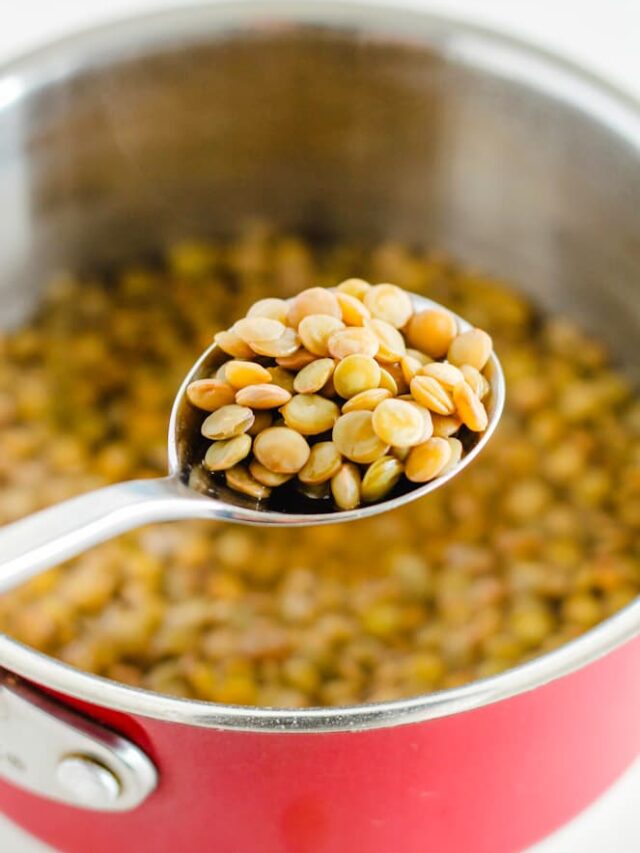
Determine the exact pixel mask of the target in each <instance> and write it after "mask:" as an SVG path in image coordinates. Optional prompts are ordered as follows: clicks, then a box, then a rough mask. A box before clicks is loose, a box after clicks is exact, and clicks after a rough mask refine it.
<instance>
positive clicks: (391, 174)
mask: <svg viewBox="0 0 640 853" xmlns="http://www.w3.org/2000/svg"><path fill="white" fill-rule="evenodd" d="M343 12H344V10H343ZM327 14H328V13H327ZM354 14H355V15H356V17H355V19H354V21H349V20H348V19H346V20H345V21H344V22H342V23H341V24H340V23H338V24H335V25H333V26H331V25H329V24H328V23H324V24H322V23H313V22H308V23H299V24H298V25H296V24H294V23H293V22H292V21H291V20H287V18H286V16H282V15H280V16H277V15H275V14H274V15H273V16H272V17H271V18H269V16H268V14H265V15H264V18H263V16H261V15H254V16H253V17H252V16H251V15H250V14H245V15H244V16H243V15H242V14H241V13H238V20H237V21H235V22H229V21H226V19H225V16H224V15H223V14H220V15H216V14H215V12H212V13H210V14H209V15H207V14H205V13H202V12H201V13H200V17H196V16H192V17H191V18H190V17H189V16H188V15H185V16H182V17H181V18H180V17H178V18H177V20H176V24H175V27H174V28H173V30H174V31H175V34H174V36H173V37H172V38H168V37H167V36H166V30H167V29H169V28H170V27H171V24H172V21H171V19H168V20H167V21H166V22H165V26H164V27H162V25H161V24H162V21H161V19H160V23H157V24H156V26H155V27H154V26H152V24H151V23H149V22H148V23H147V24H146V25H145V22H144V21H143V22H141V23H138V24H131V25H129V26H128V27H123V28H122V31H121V32H116V33H114V34H113V35H112V37H111V38H106V37H99V36H97V35H96V36H94V37H93V39H92V38H91V37H88V38H86V39H85V40H84V41H83V40H82V39H79V40H77V41H75V42H70V43H68V44H67V45H65V46H61V47H60V48H58V49H57V50H56V49H54V50H52V51H51V52H50V54H48V55H46V56H45V57H43V58H42V59H40V60H39V59H38V58H37V57H35V58H33V59H32V60H31V61H30V62H29V63H28V65H27V69H26V71H25V72H24V73H23V74H22V75H21V74H20V71H17V72H16V73H15V74H14V75H12V74H11V73H10V74H9V75H8V76H7V77H6V78H5V81H4V87H5V91H6V92H7V93H8V97H7V98H6V100H7V101H10V103H8V104H7V105H5V107H4V109H3V110H2V111H1V113H0V140H2V143H1V147H0V194H1V196H2V198H3V199H4V203H5V210H8V211H10V212H11V215H9V216H7V217H5V220H4V224H3V231H4V239H3V241H2V246H1V247H0V273H1V285H2V297H3V312H2V313H3V316H4V317H5V318H7V319H9V318H11V316H13V314H14V313H17V312H18V311H19V309H20V305H23V304H24V302H25V300H26V299H27V292H28V291H29V290H30V289H31V288H32V287H34V286H36V285H38V284H39V283H41V282H42V281H44V280H46V278H47V276H48V275H49V274H50V273H51V272H52V271H54V270H56V269H59V268H71V269H74V270H75V269H96V268H100V267H102V266H104V265H108V264H112V263H113V262H114V261H118V260H122V259H130V258H132V257H135V258H138V257H140V256H141V255H145V254H148V253H153V252H155V251H157V250H158V248H159V247H161V246H164V245H166V243H167V242H171V241H172V240H174V239H176V238H182V237H189V238H192V237H198V236H208V235H211V234H215V235H229V234H231V233H234V232H236V231H237V229H238V227H239V225H241V224H242V223H243V222H244V221H245V220H246V219H247V218H248V217H260V218H264V219H266V220H268V221H269V222H272V223H274V224H276V225H277V226H279V227H281V228H284V229H286V230H293V231H296V232H299V233H302V234H304V235H306V236H310V237H312V238H314V239H322V240H331V239H335V238H336V237H340V238H347V239H349V238H352V237H358V238H365V239H381V238H384V239H400V240H403V241H409V242H411V243H418V244H421V245H427V246H431V247H437V248H439V249H442V250H445V251H450V252H452V253H453V254H454V255H455V256H456V257H459V258H460V259H462V260H463V261H467V262H470V263H473V264H474V265H477V266H478V267H481V268H483V269H485V270H486V271H487V272H489V273H496V274H500V275H501V276H505V277H507V278H509V279H512V280H513V281H517V282H518V283H520V284H521V286H522V287H524V288H525V289H526V290H527V292H529V293H532V294H534V295H535V297H536V299H537V300H539V301H541V302H542V303H544V304H545V305H549V306H553V307H555V308H561V309H563V310H566V311H569V312H570V313H571V314H572V315H573V316H575V317H577V318H578V319H580V320H582V321H586V322H587V323H588V325H589V326H590V327H591V328H592V329H593V330H594V331H597V332H598V334H599V335H602V336H604V337H605V338H606V339H607V340H608V341H609V342H610V343H611V344H613V345H614V346H616V347H617V348H618V349H619V350H620V355H621V356H622V357H627V359H628V361H629V363H630V365H631V366H635V364H637V362H638V359H637V358H633V357H631V358H629V356H630V353H629V346H628V343H627V342H630V341H631V340H633V339H634V337H635V334H636V333H637V328H638V322H640V316H639V315H640V300H639V299H638V294H637V288H638V280H639V278H640V275H639V272H640V270H639V267H640V252H638V234H639V233H640V227H639V226H640V205H638V198H639V196H640V176H639V170H638V159H637V158H638V150H637V143H638V139H637V133H636V136H635V138H633V133H630V134H629V135H628V137H627V139H625V138H624V137H623V136H622V135H621V134H618V133H616V132H614V130H613V129H612V127H613V124H614V122H613V119H615V118H616V116H615V114H614V113H615V108H614V107H613V106H612V107H611V113H612V114H611V115H610V116H608V115H607V105H606V104H605V108H604V109H603V110H601V112H604V113H605V119H606V118H607V117H608V118H610V119H611V125H612V126H610V127H607V126H606V124H605V123H603V122H601V121H599V120H598V118H595V117H594V116H593V115H589V113H588V108H589V106H590V105H593V106H594V107H597V106H598V101H597V98H596V96H595V95H593V97H592V98H591V99H590V101H589V92H587V93H586V94H585V93H584V92H582V91H581V89H580V84H579V82H576V81H575V80H574V81H570V82H572V83H573V89H572V88H571V86H568V85H567V80H566V79H565V78H567V72H565V71H564V70H563V69H560V68H554V67H553V66H545V65H544V63H543V62H542V61H541V60H537V59H536V58H532V57H527V56H526V55H521V54H519V52H518V51H517V50H516V49H514V48H511V49H510V48H508V47H506V46H505V45H504V44H501V43H499V42H498V41H495V42H494V41H492V39H491V38H490V37H486V36H481V35H478V34H475V33H474V32H473V31H465V30H455V29H451V30H448V29H447V28H446V27H444V28H443V27H442V26H440V25H437V24H435V23H433V22H431V23H430V22H429V20H428V19H424V18H419V17H416V18H415V19H414V20H413V21H411V20H409V21H403V20H402V16H399V18H400V20H399V23H395V24H394V23H392V22H391V21H390V20H386V19H381V18H380V16H377V15H371V17H370V21H371V22H370V24H367V23H366V22H365V18H364V16H361V17H360V19H359V21H358V23H356V20H358V16H357V14H356V13H354ZM329 17H330V16H329ZM392 17H394V16H391V15H389V16H388V18H389V19H391V18H392ZM243 19H244V20H243ZM178 23H180V24H181V26H178ZM411 24H413V26H410V25H411ZM409 29H410V30H411V32H412V35H411V36H409V35H408V30H409ZM403 30H404V32H403ZM158 31H160V32H164V33H165V35H163V37H162V38H159V36H158ZM527 78H528V79H527ZM523 79H525V80H526V82H523ZM569 80H570V77H569ZM12 86H13V89H12ZM584 86H585V87H586V84H584ZM21 88H24V91H23V92H22V93H20V90H21ZM12 92H13V94H14V97H13V99H12V98H11V97H10V96H11V93H12ZM601 99H602V96H601ZM571 101H573V102H571ZM585 101H586V102H587V103H586V107H587V109H586V110H585V109H584V107H585ZM594 112H595V109H594ZM636 125H637V119H636ZM631 130H632V131H637V126H636V127H635V128H631Z"/></svg>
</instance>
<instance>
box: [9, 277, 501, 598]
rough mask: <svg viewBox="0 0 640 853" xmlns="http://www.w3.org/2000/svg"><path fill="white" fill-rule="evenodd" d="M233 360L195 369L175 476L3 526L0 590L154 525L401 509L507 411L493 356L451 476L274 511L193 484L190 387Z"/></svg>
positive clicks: (210, 361) (312, 519) (178, 417)
mask: <svg viewBox="0 0 640 853" xmlns="http://www.w3.org/2000/svg"><path fill="white" fill-rule="evenodd" d="M410 296H411V299H412V301H413V304H414V308H415V310H416V311H424V310H425V309H427V308H442V306H440V305H438V304H437V303H436V302H433V301H432V300H430V299H425V298H424V297H422V296H417V295H416V294H413V293H412V294H410ZM454 316H456V319H457V321H458V324H459V328H460V329H461V330H462V331H465V330H467V329H470V328H471V325H470V324H469V323H467V322H466V321H465V320H463V319H462V318H461V317H458V316H457V315H454ZM226 358H227V356H225V355H224V353H223V352H222V351H221V350H220V349H219V348H218V347H216V346H215V345H214V346H212V347H210V348H209V349H208V350H207V351H206V352H205V353H204V354H203V355H202V356H201V357H200V358H199V359H198V361H197V362H196V363H195V364H194V365H193V367H192V368H191V370H190V371H189V374H188V375H187V377H186V379H185V380H184V382H183V384H182V387H181V388H180V390H179V391H178V394H177V396H176V399H175V402H174V404H173V410H172V413H171V420H170V424H169V436H168V448H169V453H168V455H169V476H168V477H165V478H161V479H157V480H133V481H130V482H125V483H118V484H116V485H113V486H107V487H105V488H102V489H98V490H97V491H94V492H89V493H87V494H85V495H80V496H79V497H77V498H72V499H71V500H68V501H65V502H63V503H60V504H57V505H55V506H53V507H51V508H49V509H45V510H42V511H41V512H37V513H35V514H34V515H31V516H28V517H27V518H25V519H23V520H21V521H17V522H15V523H14V524H9V525H6V526H5V527H1V528H0V592H3V591H6V590H8V589H11V588H12V587H14V586H17V585H18V584H20V583H23V582H24V581H26V580H27V579H28V578H30V577H33V576H34V575H37V574H39V573H40V572H42V571H44V570H45V569H48V568H50V567H51V566H54V565H57V564H58V563H61V562H63V561H64V560H68V559H69V558H71V557H74V556H76V555H77V554H80V553H82V552H83V551H86V550H88V549H89V548H91V547H93V546H94V545H98V544H99V543H100V542H105V541H106V540H108V539H112V538H114V537H115V536H118V535H119V534H121V533H124V532H126V531H127V530H132V529H134V528H136V527H140V526H142V525H144V524H150V523H153V522H160V521H178V520H180V519H187V518H208V519H211V520H215V521H233V522H237V523H240V524H251V525H265V526H274V527H286V526H294V525H295V526H303V525H315V524H333V523H336V522H339V521H354V520H356V519H361V518H367V517H368V516H372V515H377V514H378V513H380V512H386V511H387V510H390V509H396V508H397V507H400V506H403V505H404V504H407V503H409V501H413V500H417V499H418V498H421V497H424V496H425V495H427V494H429V493H430V492H433V491H434V490H435V489H438V488H440V486H443V485H444V484H445V483H446V482H448V481H449V480H450V479H452V477H454V476H455V475H456V474H458V473H460V471H462V469H463V468H466V466H467V465H468V464H469V463H470V462H471V461H472V460H473V459H475V457H476V456H477V455H478V454H479V453H480V451H481V450H482V449H483V447H484V446H485V444H486V443H487V441H488V440H489V438H490V437H491V435H492V434H493V432H494V430H495V428H496V426H497V425H498V421H499V420H500V416H501V414H502V409H503V406H504V396H505V383H504V375H503V372H502V368H501V366H500V362H499V360H498V358H497V357H496V355H495V354H494V355H492V356H491V360H490V362H489V365H488V368H487V370H486V373H487V376H488V379H489V382H490V385H491V390H490V393H489V396H488V404H487V409H488V415H489V424H488V426H487V429H486V430H485V432H484V433H482V435H480V437H479V438H478V440H477V442H476V444H475V445H474V446H473V447H472V448H471V449H470V450H469V451H468V452H467V454H466V455H465V456H464V457H463V458H462V460H461V461H460V463H459V464H458V465H457V466H456V467H455V468H453V469H452V470H451V471H449V472H448V473H447V474H444V475H443V476H442V477H438V478H436V479H435V480H432V481H430V482H428V483H424V484H423V485H420V486H417V487H413V484H411V486H410V487H409V486H408V487H407V489H406V490H405V491H403V493H402V494H399V495H398V494H396V495H395V496H392V497H391V498H390V499H389V500H385V501H381V502H379V503H374V504H370V505H367V506H360V507H358V508H357V509H353V510H346V511H344V510H343V511H334V510H333V509H332V508H330V507H327V505H326V502H323V501H311V500H310V499H305V498H304V497H303V496H301V495H297V496H296V497H295V500H293V499H291V498H289V501H288V505H282V506H281V505H280V504H278V505H277V508H274V506H273V505H272V504H271V499H270V501H269V502H267V504H266V505H265V506H262V505H261V504H259V503H258V502H256V501H253V500H251V499H250V498H246V497H244V496H243V495H241V494H239V493H237V492H235V491H233V490H231V489H229V488H227V487H226V486H224V485H218V484H217V483H216V484H215V488H214V489H213V490H212V491H211V494H203V493H201V492H200V491H195V489H193V488H190V487H189V485H188V482H189V475H190V472H191V470H192V467H193V464H194V462H196V461H197V460H196V459H195V448H194V439H195V437H197V436H198V435H199V426H200V422H201V420H202V414H203V413H202V412H199V411H197V410H196V409H194V408H193V407H192V406H191V404H190V403H189V402H188V400H187V397H186V389H187V386H188V385H189V384H190V383H191V382H193V380H195V379H201V378H204V377H207V376H210V375H211V374H212V372H213V371H214V370H215V369H216V368H217V367H219V366H220V364H222V363H223V361H224V360H225V359H226ZM276 491H277V490H276ZM318 505H322V506H320V507H318ZM311 510H314V511H311Z"/></svg>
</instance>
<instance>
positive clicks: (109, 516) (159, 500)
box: [0, 477, 217, 593]
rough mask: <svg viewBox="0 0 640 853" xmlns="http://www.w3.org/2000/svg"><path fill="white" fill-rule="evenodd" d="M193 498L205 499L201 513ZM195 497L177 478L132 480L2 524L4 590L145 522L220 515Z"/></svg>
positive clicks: (0, 549) (1, 581)
mask: <svg viewBox="0 0 640 853" xmlns="http://www.w3.org/2000/svg"><path fill="white" fill-rule="evenodd" d="M191 495H193V492H191ZM194 499H195V500H196V501H198V502H199V499H200V500H202V501H203V504H202V510H203V511H202V513H198V512H197V511H196V510H194V504H193V500H194ZM194 499H192V500H185V496H184V487H183V486H182V484H181V483H180V482H179V481H178V480H177V479H176V478H174V477H167V478H164V479H157V480H132V481H130V482H127V483H118V484H116V485H114V486H106V487H105V488H103V489H98V490H97V491H94V492H88V493H87V494H84V495H80V496H79V497H77V498H72V499H71V500H68V501H64V502H63V503H60V504H57V505H56V506H53V507H50V508H49V509H44V510H42V511H41V512H37V513H35V514H34V515H30V516H28V517H27V518H25V519H23V520H21V521H16V522H15V523H13V524H8V525H6V526H4V527H0V593H1V592H6V591H7V590H9V589H11V588H13V587H14V586H17V585H18V584H20V583H23V582H24V581H26V580H28V579H29V578H31V577H33V576H34V575H37V574H39V573H40V572H43V571H44V570H45V569H48V568H51V566H55V565H57V564H58V563H61V562H63V561H64V560H68V559H69V558H70V557H75V556H76V555H77V554H80V553H81V552H82V551H86V550H87V549H88V548H91V547H92V546H94V545H98V544H99V543H100V542H104V541H106V540H107V539H112V538H113V537H114V536H118V535H119V534H120V533H125V532H126V531H127V530H132V529H133V528H135V527H140V526H141V525H143V524H149V523H151V522H156V521H173V520H177V519H180V518H186V517H191V518H193V517H194V516H197V515H201V516H204V515H215V507H214V506H213V505H214V504H217V502H216V501H212V500H211V499H210V498H205V497H202V498H200V496H195V497H194ZM205 508H206V511H205Z"/></svg>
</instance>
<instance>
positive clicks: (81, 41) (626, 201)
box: [0, 2, 640, 732]
mask: <svg viewBox="0 0 640 853" xmlns="http://www.w3.org/2000/svg"><path fill="white" fill-rule="evenodd" d="M257 68H259V69H260V74H259V75H256V69H257ZM0 93H2V94H1V95H0V102H1V103H2V104H3V106H2V107H0V197H2V198H3V200H5V205H6V208H7V209H9V210H11V212H12V215H11V216H10V217H6V218H5V220H4V221H3V240H2V241H0V305H2V318H3V322H6V323H11V322H17V321H18V320H20V319H21V317H23V316H24V315H25V313H28V311H29V310H30V309H31V307H32V306H33V304H34V303H35V302H36V301H37V297H38V293H39V288H40V285H41V284H42V282H43V281H44V280H46V278H47V277H48V275H49V274H50V272H51V271H52V270H56V269H67V268H70V269H73V270H76V269H79V270H83V269H86V270H92V269H94V268H98V269H102V268H109V266H110V265H111V264H114V263H119V262H121V261H123V260H127V259H130V258H136V257H139V256H141V255H143V256H144V254H145V253H149V252H153V251H156V250H157V249H158V247H159V246H162V245H164V244H165V243H166V242H167V241H170V240H173V239H176V238H181V237H185V236H186V237H191V236H199V235H205V236H206V235H208V234H211V233H214V234H220V235H229V234H232V233H234V232H236V231H237V229H238V226H239V225H241V223H242V221H243V219H245V218H251V217H253V216H257V217H262V218H265V219H268V220H270V221H272V222H274V223H275V224H276V225H277V226H281V227H282V228H285V229H293V230H297V231H300V232H301V233H303V234H306V235H308V236H311V237H312V238H317V239H321V240H325V241H326V240H332V239H334V238H341V239H346V240H353V241H354V242H357V241H371V240H379V239H382V238H384V239H390V240H402V241H407V242H413V243H419V244H421V245H428V246H431V247H436V248H439V249H443V250H445V251H448V252H451V253H453V254H454V255H456V256H457V257H459V258H461V259H462V260H463V261H468V262H471V263H473V264H475V265H477V266H478V267H480V268H483V269H485V270H486V271H488V272H489V273H493V274H497V275H501V276H504V277H507V278H509V279H511V280H513V281H515V282H517V283H518V284H519V286H521V287H522V288H523V289H524V290H525V291H526V292H527V293H528V294H529V295H531V296H532V297H533V298H534V299H535V300H536V301H537V302H538V303H539V304H540V305H542V306H544V307H546V308H549V309H552V310H562V311H565V312H568V313H569V314H571V315H572V316H573V318H574V319H576V320H578V321H579V322H581V323H582V324H583V325H585V326H586V328H588V329H589V330H591V331H592V332H594V333H596V334H597V335H598V336H599V337H600V338H602V339H603V340H605V341H606V342H608V343H609V344H610V345H611V346H612V348H613V350H614V352H615V353H617V355H618V356H619V358H620V359H621V361H623V362H624V363H625V364H626V367H627V369H628V370H629V372H630V373H633V372H634V371H635V373H636V375H638V374H639V373H640V358H638V349H637V341H638V339H639V332H640V294H639V290H638V282H640V244H639V238H638V235H639V234H640V168H639V165H640V109H639V108H638V105H637V104H636V103H635V102H634V101H633V100H632V99H630V98H628V97H627V96H625V95H622V94H620V93H618V92H616V91H615V90H614V89H613V88H611V87H610V86H607V85H606V84H603V83H602V82H600V81H599V80H597V79H595V78H594V77H593V76H591V75H588V74H585V73H584V72H582V71H580V70H579V69H576V68H574V67H573V66H572V65H571V64H570V63H567V62H565V61H562V60H559V59H557V58H554V57H553V56H550V55H549V54H547V53H545V52H544V51H540V50H535V49H533V48H530V47H528V46H526V45H523V44H522V43H520V42H518V41H517V40H514V39H510V38H507V37H503V36H499V35H496V34H493V33H491V32H488V31H486V30H483V29H480V28H477V27H473V26H468V25H465V24H461V23H457V22H456V23H454V22H448V21H446V20H442V19H437V18H434V17H431V16H429V15H424V14H421V13H412V12H406V11H403V10H402V9H400V8H399V7H398V6H397V5H396V4H394V5H393V6H391V7H389V8H383V7H375V8H369V7H366V6H351V5H348V4H345V5H343V4H340V3H333V2H311V3H279V2H274V3H262V2H247V3H241V4H236V3H234V4H233V5H230V6H218V5H215V6H203V7H200V8H194V9H191V10H182V11H176V12H167V13H161V14H159V15H152V16H147V17H144V18H140V19H137V20H133V21H128V22H125V23H122V24H118V25H115V26H110V27H105V28H101V29H98V30H94V31H92V32H89V33H86V34H84V35H81V36H78V37H73V38H70V39H66V40H65V41H63V42H61V43H59V44H57V45H52V46H50V47H48V48H45V49H44V50H41V51H37V52H35V53H33V54H32V55H30V56H28V57H26V58H24V59H22V60H19V61H17V62H14V63H13V64H11V65H10V66H8V67H6V68H5V69H4V71H2V72H0ZM354 274H357V271H354ZM270 289H272V288H270ZM639 631H640V602H638V601H636V602H634V603H633V604H631V605H630V606H629V607H627V608H625V609H624V610H623V611H621V612H620V613H618V614H617V615H616V616H614V617H612V618H611V619H609V620H607V621H606V622H604V623H602V624H601V625H599V626H597V627H596V628H595V629H593V630H591V631H589V632H588V633H586V634H585V635H584V636H583V637H581V638H580V639H578V640H576V641H574V642H572V643H569V644H567V645H566V646H564V647H562V648H560V649H558V650H556V651H554V652H552V653H550V654H547V655H545V656H544V657H542V658H540V659H538V660H535V661H532V662H530V663H527V664H525V665H523V666H519V667H516V668H515V669H513V670H510V671H508V672H506V673H504V674H501V675H499V676H496V677H492V678H489V679H485V680H482V681H478V682H476V683H474V684H470V685H468V686H465V687H462V688H456V689H454V690H448V691H444V692H442V693H436V694H431V695H428V696H422V697H416V698H414V699H411V700H407V701H404V700H403V701H398V702H389V703H384V704H378V705H367V706H360V707H352V708H344V709H309V710H292V711H286V710H284V711H281V710H274V709H253V708H236V707H228V706H219V705H212V704H208V703H203V702H192V701H188V700H184V699H178V698H175V697H165V696H159V695H157V694H152V693H149V692H145V691H143V690H138V689H134V688H130V687H127V686H124V685H119V684H115V683H112V682H109V681H106V680H104V679H101V678H98V677H95V676H91V675H88V674H86V673H82V672H79V671H77V670H74V669H72V668H70V667H68V666H65V665H64V664H62V663H60V662H58V661H54V660H52V659H50V658H48V657H46V656H44V655H42V654H39V653H37V652H34V651H32V650H30V649H27V648H25V647H24V646H21V645H20V644H18V643H16V642H14V641H12V640H10V639H9V638H6V637H0V661H2V662H3V663H4V664H5V665H6V666H7V667H9V668H11V669H12V670H14V671H15V672H18V673H24V674H25V675H28V676H29V677H31V678H33V679H35V680H36V681H38V682H39V683H42V684H44V685H46V686H49V687H52V688H55V689H57V690H60V691H61V692H63V693H66V694H69V695H72V696H79V697H81V698H84V699H87V700H89V701H92V702H94V703H96V704H98V705H106V706H110V707H115V708H119V709H120V710H123V711H128V712H130V713H134V714H141V715H146V716H151V717H157V718H161V719H168V720H175V721H179V722H182V723H186V724H190V725H197V726H216V727H221V728H237V729H250V730H254V729H255V730H263V731H283V730H284V731H291V732H295V731H336V730H360V729H365V728H374V727H381V726H393V725H397V724H401V723H411V722H417V721H420V720H426V719H432V718H435V717H440V716H445V715H448V714H453V713H458V712H461V711H465V710H469V709H471V708H474V707H478V706H480V705H484V704H487V703H490V702H495V701H498V700H500V699H504V698H507V697H509V696H512V695H514V694H516V693H519V692H522V691H525V690H529V689H532V688H535V687H536V686H538V685H540V684H544V683H545V682H547V681H549V680H552V679H554V678H559V677H561V676H563V675H565V674H567V673H569V672H571V671H573V670H575V669H577V668H579V667H581V666H583V665H585V664H587V663H588V662H589V661H592V660H594V659H596V658H597V657H599V656H601V655H603V654H606V653H607V652H609V651H611V650H612V649H614V648H615V647H616V646H618V645H620V644H621V643H624V642H625V641H628V640H629V639H630V638H632V637H634V636H636V635H637V634H638V632H639Z"/></svg>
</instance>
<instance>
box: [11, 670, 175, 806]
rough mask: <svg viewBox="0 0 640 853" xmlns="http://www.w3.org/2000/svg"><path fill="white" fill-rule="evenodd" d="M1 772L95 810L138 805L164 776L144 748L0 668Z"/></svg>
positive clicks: (55, 797)
mask: <svg viewBox="0 0 640 853" xmlns="http://www.w3.org/2000/svg"><path fill="white" fill-rule="evenodd" d="M0 778H2V779H4V780H5V781H6V782H9V783H10V784H12V785H17V786H18V787H20V788H24V789H25V790H27V791H30V792H32V793H34V794H39V795H40V796H42V797H48V798H49V799H52V800H57V801H58V802H61V803H66V804H67V805H72V806H77V807H79V808H84V809H92V810H95V811H109V812H121V811H130V810H131V809H134V808H137V807H138V806H139V805H140V804H141V803H143V802H144V801H145V800H146V799H147V797H148V796H149V795H150V794H151V793H152V792H153V790H154V789H155V787H156V785H157V782H158V774H157V771H156V768H155V767H154V765H153V764H152V762H151V761H150V760H149V758H148V757H147V756H146V755H145V754H144V752H142V750H141V749H140V748H139V747H138V746H135V745H134V744H132V743H131V742H130V741H128V740H126V739H125V738H123V737H122V735H119V734H116V733H115V732H112V731H111V730H110V729H107V728H105V727H104V726H102V725H100V724H99V723H96V722H95V721H94V720H91V719H90V718H88V717H85V716H84V715H82V714H80V713H78V712H77V711H74V710H72V709H71V708H68V707H67V706H66V705H63V704H62V703H61V702H58V701H56V700H55V699H52V698H51V697H50V696H48V695H46V694H45V693H42V692H41V691H39V690H38V689H37V688H35V687H33V686H32V685H30V684H28V683H27V682H25V681H23V680H22V679H20V678H18V677H17V676H15V675H13V674H12V673H9V672H6V671H4V670H0Z"/></svg>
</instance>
